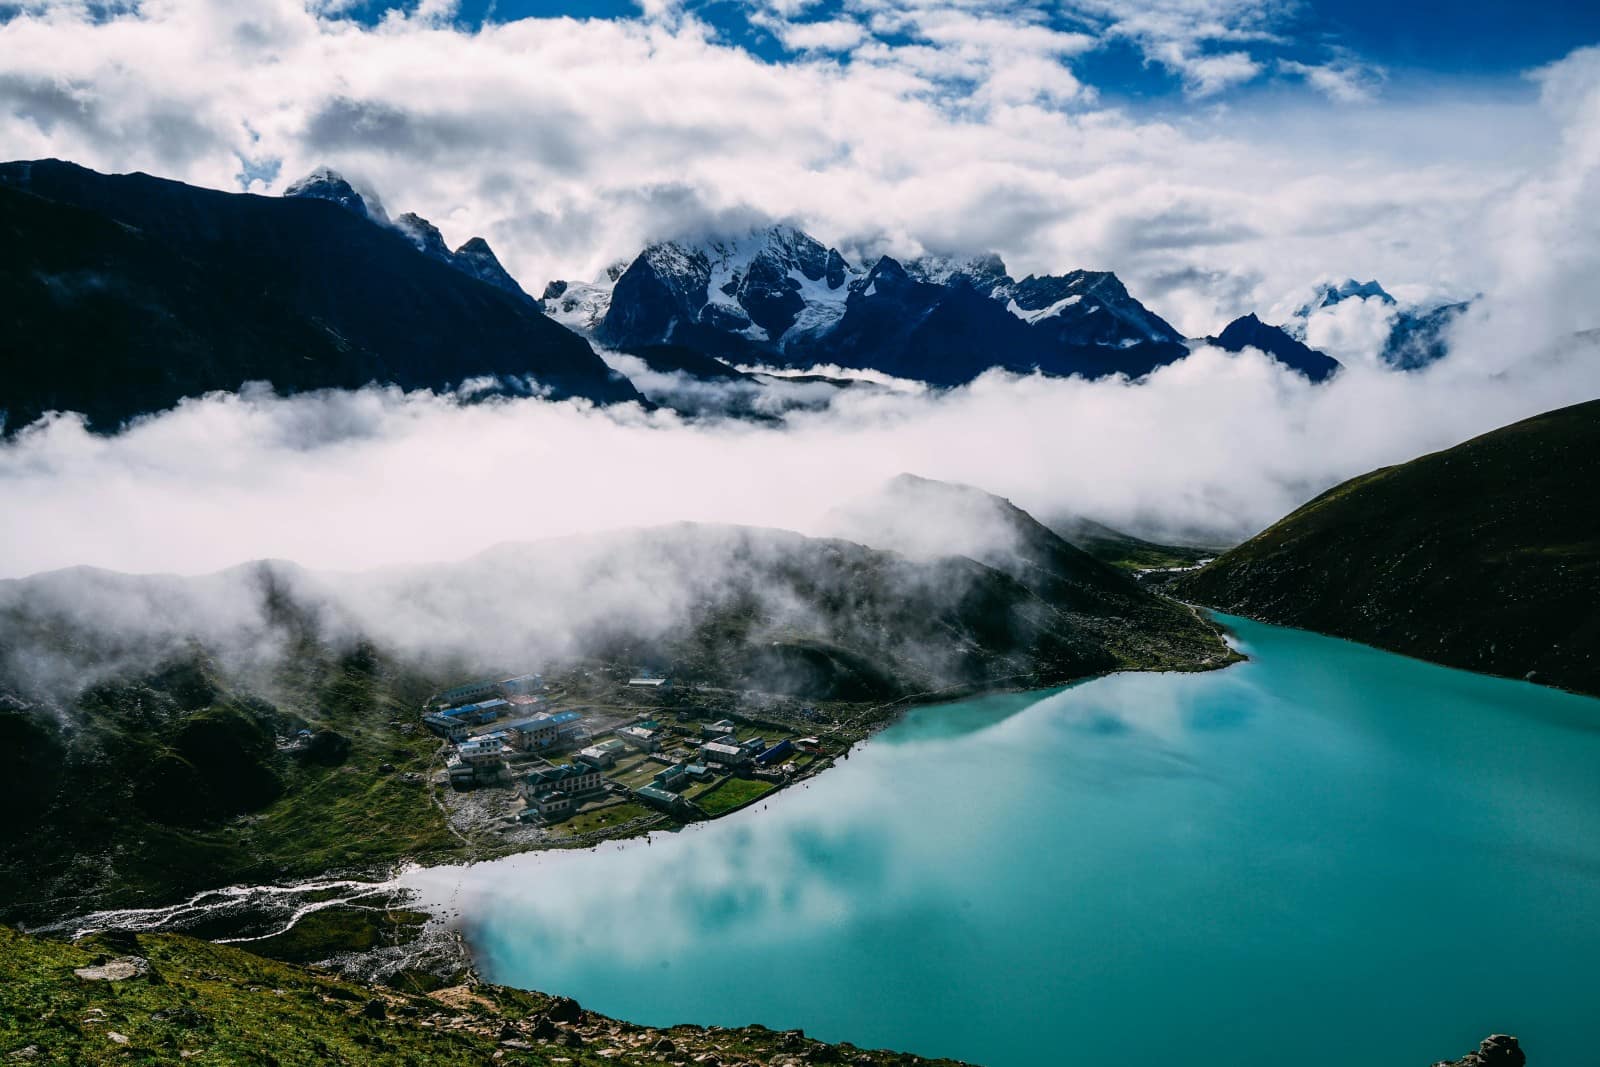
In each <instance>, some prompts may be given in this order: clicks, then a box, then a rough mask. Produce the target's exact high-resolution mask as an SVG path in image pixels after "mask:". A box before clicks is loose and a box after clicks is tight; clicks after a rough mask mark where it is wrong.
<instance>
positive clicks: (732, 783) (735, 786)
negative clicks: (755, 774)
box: [696, 778, 777, 816]
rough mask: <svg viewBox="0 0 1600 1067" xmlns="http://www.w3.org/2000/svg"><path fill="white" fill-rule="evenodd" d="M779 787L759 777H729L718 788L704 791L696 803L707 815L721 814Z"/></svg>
mask: <svg viewBox="0 0 1600 1067" xmlns="http://www.w3.org/2000/svg"><path fill="white" fill-rule="evenodd" d="M775 788H777V787H776V786H774V785H773V784H772V783H771V782H763V781H761V780H760V779H757V778H728V779H726V780H725V781H723V783H722V784H721V785H720V786H718V787H717V788H716V789H713V790H711V791H710V792H707V793H703V794H701V795H700V797H699V798H697V800H696V803H698V804H699V805H700V809H701V810H702V811H704V812H705V813H706V814H707V815H712V816H716V815H721V814H723V813H724V812H729V811H732V810H733V809H734V808H737V807H740V806H741V805H744V804H748V803H750V802H751V801H752V800H757V799H759V798H761V797H764V796H766V795H767V794H768V793H770V792H772V791H773V789H775Z"/></svg>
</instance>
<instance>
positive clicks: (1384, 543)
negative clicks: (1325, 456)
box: [1173, 401, 1600, 694]
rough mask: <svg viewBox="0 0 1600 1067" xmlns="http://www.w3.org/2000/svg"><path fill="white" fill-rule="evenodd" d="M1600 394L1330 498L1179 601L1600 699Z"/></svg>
mask: <svg viewBox="0 0 1600 1067" xmlns="http://www.w3.org/2000/svg"><path fill="white" fill-rule="evenodd" d="M1597 501H1600V401H1591V402H1589V403H1586V404H1578V405H1575V406H1573V407H1569V408H1563V409H1561V410H1559V411H1552V412H1549V413H1548V414H1545V415H1540V416H1538V417H1536V418H1532V419H1527V420H1525V421H1523V422H1519V423H1515V424H1514V425H1511V426H1507V427H1504V428H1502V429H1499V430H1495V431H1494V432H1492V433H1487V434H1484V435H1483V436H1482V437H1477V438H1474V439H1473V440H1471V441H1467V442H1466V443H1464V444H1461V445H1458V446H1456V447H1455V448H1451V449H1448V450H1446V451H1443V452H1436V453H1434V454H1432V455H1428V456H1423V457H1422V458H1420V459H1416V460H1413V461H1411V462H1410V463H1404V464H1401V465H1399V466H1395V467H1386V468H1384V469H1382V470H1378V471H1374V472H1372V473H1371V474H1366V475H1363V476H1362V477H1359V478H1355V479H1352V480H1351V481H1348V482H1346V483H1344V484H1343V485H1340V486H1337V487H1335V488H1333V489H1330V490H1329V491H1328V492H1326V493H1324V494H1322V495H1321V496H1320V497H1318V498H1317V499H1315V500H1313V501H1311V502H1310V503H1309V504H1307V505H1305V506H1304V507H1302V508H1300V509H1299V510H1298V511H1296V512H1294V513H1293V514H1292V515H1289V516H1288V517H1287V518H1285V519H1283V520H1282V521H1280V522H1278V523H1276V524H1275V525H1273V526H1272V527H1271V528H1270V529H1268V530H1266V531H1265V532H1263V533H1261V534H1259V535H1257V536H1256V537H1254V538H1252V539H1251V540H1249V541H1247V542H1245V543H1244V544H1242V545H1240V546H1239V547H1238V548H1236V549H1234V550H1232V551H1231V552H1228V553H1226V554H1225V555H1223V556H1222V557H1220V558H1219V559H1217V560H1216V561H1215V562H1214V563H1212V564H1210V565H1209V566H1207V567H1205V568H1204V569H1202V570H1200V571H1197V572H1195V573H1194V574H1192V575H1186V576H1184V577H1183V578H1181V579H1179V580H1178V581H1176V582H1175V583H1174V584H1173V589H1174V590H1175V591H1176V592H1177V594H1178V595H1180V596H1183V597H1185V598H1187V599H1190V600H1194V601H1196V602H1199V603H1201V604H1206V605H1208V606H1211V607H1215V608H1218V609H1220V610H1223V611H1227V612H1232V613H1234V614H1239V615H1247V616H1249V617H1251V618H1255V619H1261V620H1264V621H1266V622H1273V623H1280V624H1283V625H1287V626H1296V627H1301V628H1304V629H1308V630H1317V631H1319V632H1322V633H1327V634H1333V635H1335V636H1338V637H1346V638H1350V639H1353V640H1356V641H1361V642H1364V643H1366V644H1370V645H1376V646H1378V647H1379V648H1385V649H1389V650H1391V651H1394V652H1400V653H1404V654H1405V655H1408V656H1415V657H1418V658H1420V659H1427V660H1433V661H1434V662H1437V663H1443V664H1446V665H1448V666H1452V667H1462V668H1466V669H1468V670H1474V671H1482V672H1485V673H1488V674H1499V675H1505V676H1508V677H1512V678H1528V679H1531V680H1534V681H1538V682H1543V683H1545V684H1549V685H1556V686H1562V687H1564V688H1568V689H1573V690H1576V691H1579V692H1584V693H1593V694H1600V505H1597V503H1596V502H1597Z"/></svg>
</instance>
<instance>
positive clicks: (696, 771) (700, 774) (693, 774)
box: [683, 763, 716, 782]
mask: <svg viewBox="0 0 1600 1067" xmlns="http://www.w3.org/2000/svg"><path fill="white" fill-rule="evenodd" d="M683 769H684V771H686V772H687V773H688V775H689V777H690V778H693V779H694V780H695V781H697V782H703V781H706V780H707V779H709V778H714V777H716V775H715V774H713V773H712V770H711V768H710V767H707V766H706V765H705V764H704V763H685V764H684V765H683Z"/></svg>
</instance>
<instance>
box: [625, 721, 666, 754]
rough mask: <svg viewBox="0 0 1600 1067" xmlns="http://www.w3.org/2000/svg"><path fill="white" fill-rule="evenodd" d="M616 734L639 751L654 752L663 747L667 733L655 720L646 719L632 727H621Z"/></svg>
mask: <svg viewBox="0 0 1600 1067" xmlns="http://www.w3.org/2000/svg"><path fill="white" fill-rule="evenodd" d="M614 732H615V733H616V735H617V736H618V737H620V738H621V739H622V740H624V741H626V742H627V743H628V744H630V745H632V746H633V747H634V748H637V749H638V750H639V751H641V752H654V751H655V750H656V749H658V748H660V747H661V737H662V734H664V733H665V732H666V731H664V730H663V729H662V728H661V724H660V723H658V722H656V721H655V720H654V719H646V720H645V721H644V722H637V723H634V724H633V725H632V726H619V727H617V729H616V730H615V731H614Z"/></svg>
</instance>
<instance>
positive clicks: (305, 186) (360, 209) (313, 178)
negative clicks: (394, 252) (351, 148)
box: [283, 167, 388, 222]
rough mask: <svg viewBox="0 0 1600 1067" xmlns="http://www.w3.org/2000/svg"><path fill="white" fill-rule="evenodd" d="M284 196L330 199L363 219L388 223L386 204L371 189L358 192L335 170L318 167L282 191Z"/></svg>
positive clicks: (305, 198) (304, 198)
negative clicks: (384, 207) (384, 205)
mask: <svg viewBox="0 0 1600 1067" xmlns="http://www.w3.org/2000/svg"><path fill="white" fill-rule="evenodd" d="M283 195H284V196H288V197H296V198H299V199H303V200H327V201H330V202H331V203H335V204H338V205H339V206H340V207H342V208H345V209H346V210H348V211H353V212H355V213H356V214H357V215H360V216H361V217H362V218H364V219H374V220H376V221H379V222H387V221H388V216H387V215H386V214H385V213H384V210H383V203H382V201H380V200H379V199H378V197H377V194H375V193H373V192H372V191H371V190H370V189H369V190H368V191H367V192H366V193H365V194H363V193H361V192H358V191H357V190H356V187H355V186H354V185H353V184H351V182H350V181H349V180H348V179H347V178H345V176H344V175H342V174H340V173H339V172H338V171H336V170H334V169H333V168H332V167H318V168H317V169H315V170H313V171H312V172H311V173H310V174H307V175H306V176H305V177H304V178H301V179H300V180H299V181H296V182H293V183H291V184H290V185H289V187H288V188H287V189H285V190H284V191H283Z"/></svg>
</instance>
